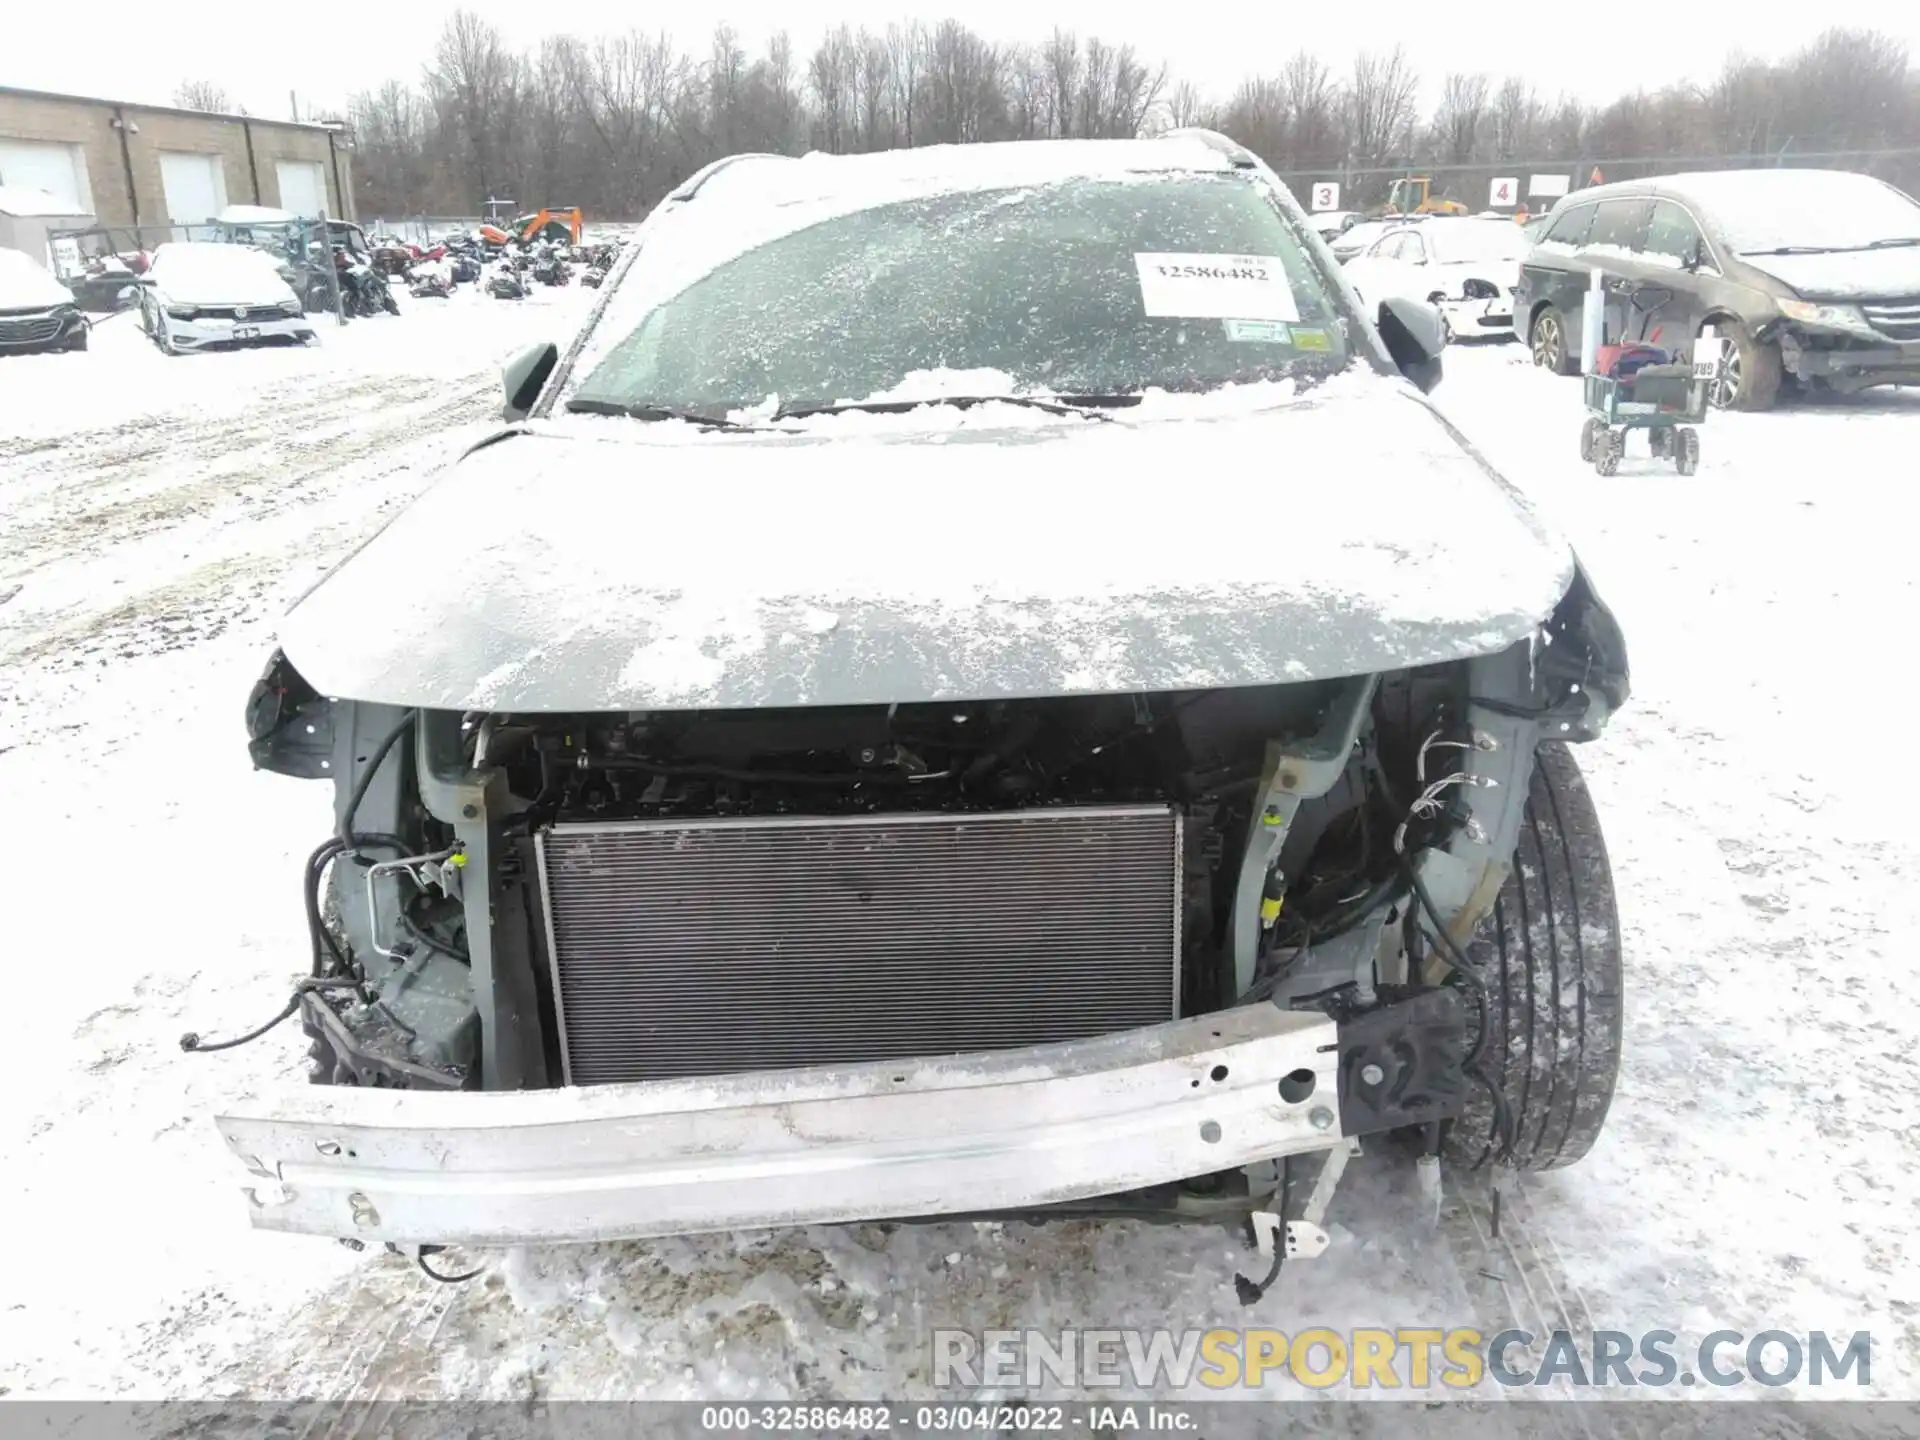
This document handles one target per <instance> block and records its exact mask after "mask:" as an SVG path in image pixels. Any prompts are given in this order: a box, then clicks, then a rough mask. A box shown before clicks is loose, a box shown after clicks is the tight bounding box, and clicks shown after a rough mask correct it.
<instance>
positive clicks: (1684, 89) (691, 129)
mask: <svg viewBox="0 0 1920 1440" xmlns="http://www.w3.org/2000/svg"><path fill="white" fill-rule="evenodd" d="M1417 89H1418V86H1417V77H1416V75H1415V73H1414V68H1413V66H1412V64H1411V63H1410V62H1409V60H1408V59H1407V57H1406V55H1405V53H1404V52H1401V51H1398V50H1396V51H1392V52H1390V53H1384V54H1381V53H1375V54H1370V55H1363V56H1361V57H1359V58H1358V59H1357V60H1356V61H1355V62H1354V65H1353V68H1352V70H1351V72H1350V73H1349V74H1348V76H1347V77H1346V79H1345V82H1344V83H1342V82H1341V81H1340V80H1339V79H1337V78H1336V77H1335V76H1334V74H1333V73H1332V71H1331V70H1329V68H1328V66H1327V63H1326V61H1325V60H1324V59H1322V58H1321V57H1320V56H1318V55H1315V54H1313V53H1311V52H1310V51H1304V50H1303V51H1301V52H1299V53H1297V54H1294V55H1292V56H1289V57H1287V58H1286V59H1285V60H1284V61H1283V62H1281V64H1280V66H1279V68H1278V69H1277V71H1269V72H1267V73H1265V74H1263V75H1257V76H1253V77H1250V78H1248V79H1247V80H1246V81H1244V82H1243V83H1242V84H1240V85H1239V86H1238V87H1237V88H1236V89H1235V90H1234V91H1233V92H1232V93H1231V94H1230V95H1227V96H1225V97H1222V98H1221V99H1219V100H1218V101H1215V100H1213V99H1211V98H1210V97H1208V96H1206V95H1203V94H1202V93H1201V92H1200V91H1199V90H1197V89H1196V88H1195V87H1194V86H1193V85H1191V84H1188V83H1177V82H1176V81H1174V80H1173V79H1172V78H1171V77H1169V76H1168V75H1167V73H1166V70H1165V68H1164V67H1163V66H1160V65H1158V64H1155V63H1153V62H1152V61H1151V60H1149V59H1147V58H1144V57H1142V56H1140V55H1139V54H1137V53H1136V52H1135V51H1134V50H1133V49H1132V48H1130V47H1128V46H1124V45H1115V44H1112V43H1109V42H1107V41H1104V40H1102V39H1101V38H1099V37H1098V36H1082V35H1076V34H1074V33H1072V32H1070V31H1066V30H1056V31H1055V32H1054V33H1053V34H1052V35H1050V36H1048V37H1047V38H1046V39H1045V40H1042V41H1040V42H1039V43H1037V44H1033V45H1006V44H1001V43H998V42H996V41H994V40H993V39H992V38H991V37H989V36H986V35H983V34H981V33H979V32H976V31H975V30H973V29H971V28H969V27H968V26H967V25H966V24H965V23H963V22H961V21H958V20H944V21H931V22H929V21H908V22H903V23H901V24H897V25H891V26H888V27H887V28H886V29H885V30H884V31H879V32H874V31H869V30H859V29H855V30H849V29H848V27H846V26H838V27H836V28H834V29H833V30H831V31H829V32H828V33H827V35H826V36H825V37H824V38H822V40H821V41H820V43H819V45H818V47H817V48H816V49H815V50H814V51H813V53H812V54H811V55H808V56H804V57H800V56H796V55H795V54H794V53H793V51H792V47H791V45H790V44H789V43H788V41H787V39H786V37H785V36H783V35H776V36H774V37H773V38H772V39H771V40H769V41H768V42H767V43H766V44H765V45H764V46H762V47H761V48H760V49H759V50H758V51H757V52H753V51H750V50H749V47H748V46H746V45H745V44H744V43H743V42H742V41H741V39H740V38H739V37H738V35H737V34H736V33H735V32H734V31H733V30H732V29H731V28H729V27H728V26H726V25H724V24H722V25H719V26H717V27H716V29H715V30H714V32H713V35H712V37H711V39H710V42H709V43H708V44H707V45H706V46H705V47H703V49H702V50H701V51H700V53H698V54H688V53H686V52H684V51H683V50H681V49H680V48H679V47H678V46H677V45H675V44H674V43H673V42H672V40H670V39H669V38H668V37H667V36H665V35H645V34H641V33H639V32H637V31H631V30H630V31H627V32H625V33H622V34H611V35H603V36H598V37H593V38H589V39H585V40H579V39H573V38H570V37H565V36H555V37H551V38H549V39H546V40H544V41H542V42H540V43H539V44H537V45H534V46H533V47H531V48H530V49H529V50H526V51H521V50H518V49H515V48H513V47H510V46H508V45H507V44H506V43H505V41H504V40H503V39H502V37H501V35H500V33H499V32H498V31H497V30H496V29H495V28H494V27H492V26H491V25H489V24H487V23H486V22H485V21H483V20H481V19H479V18H478V17H477V16H476V15H474V14H473V13H471V12H466V11H460V12H456V13H455V14H454V15H453V16H452V17H451V18H449V20H448V21H447V23H446V27H445V29H444V31H443V32H442V35H441V38H440V42H439V44H438V45H437V47H436V49H435V52H434V55H433V59H432V62H431V63H430V64H429V65H428V66H427V67H426V70H425V72H424V74H423V76H422V77H421V79H420V80H419V81H418V82H417V83H412V84H409V83H404V82H400V81H394V82H391V83H389V84H387V85H384V86H381V87H380V88H378V89H376V90H373V91H370V92H367V93H364V94H361V95H357V96H355V97H354V99H353V102H352V105H351V107H350V111H349V117H348V118H349V123H350V124H351V125H352V127H353V129H354V132H355V137H354V144H355V155H354V166H353V173H354V177H355V182H356V188H357V191H358V197H357V198H358V200H359V203H360V205H361V207H362V209H363V210H364V211H365V212H367V213H369V214H382V213H384V214H390V215H397V214H406V213H420V212H423V211H424V212H430V213H439V214H473V213H475V212H476V211H477V210H478V208H479V205H480V202H481V201H483V200H484V199H486V198H487V197H488V196H489V195H499V196H512V197H513V198H515V199H516V200H517V201H518V203H520V204H522V205H524V206H527V207H528V208H531V207H533V206H536V205H540V204H547V203H554V202H560V203H572V204H579V205H582V206H584V207H586V208H587V209H588V210H589V211H590V212H593V213H597V214H600V215H613V216H621V217H637V216H639V215H641V214H643V213H645V211H646V210H647V209H648V208H650V207H651V206H652V205H653V204H654V203H655V202H657V201H658V200H659V198H660V197H661V196H662V195H663V194H665V193H666V191H667V190H668V189H669V188H670V187H671V186H672V185H674V184H676V183H678V181H680V180H681V179H683V178H685V176H687V175H688V174H690V173H692V172H693V171H694V170H696V169H698V168H699V167H700V166H702V165H704V164H706V163H708V162H709V161H711V160H713V159H715V158H717V157H719V156H721V155H724V154H727V153H729V152H733V151H738V150H743V149H774V150H782V151H799V150H802V149H806V148H810V147H811V148H817V149H824V150H838V151H855V150H876V149H884V148H889V147H894V146H901V145H914V144H927V143H932V142H935V141H952V142H969V141H976V140H1010V139H1029V138H1042V137H1054V138H1059V137H1081V136H1084V137H1095V136H1124V135H1134V134H1141V133H1150V132H1155V131H1158V130H1161V129H1166V128H1171V127H1174V126H1184V125H1193V124H1208V125H1211V126H1213V127H1215V128H1218V129H1222V130H1225V131H1226V132H1227V133H1228V134H1230V135H1232V136H1234V137H1235V138H1236V139H1238V140H1240V141H1241V142H1242V143H1243V144H1246V145H1248V146H1249V147H1251V148H1252V149H1253V150H1255V151H1256V152H1257V153H1258V154H1260V155H1261V156H1262V157H1264V158H1265V159H1266V160H1267V161H1268V162H1269V163H1270V164H1272V165H1273V166H1274V168H1275V169H1276V170H1279V171H1281V172H1282V173H1283V174H1290V175H1291V176H1293V177H1294V178H1296V179H1298V178H1305V177H1307V176H1314V177H1331V176H1332V175H1334V174H1349V175H1351V176H1352V190H1351V192H1350V193H1352V194H1353V195H1354V197H1355V198H1356V199H1358V198H1360V197H1361V196H1362V195H1364V194H1367V193H1369V192H1371V193H1373V194H1376V195H1377V194H1379V193H1380V192H1381V191H1382V190H1383V189H1384V184H1385V178H1384V176H1385V174H1386V173H1391V170H1390V169H1389V168H1388V167H1396V168H1397V167H1398V166H1401V165H1411V164H1422V165H1425V164H1434V165H1449V166H1470V167H1485V171H1484V173H1485V174H1488V175H1492V174H1499V173H1512V172H1511V171H1508V170H1506V169H1504V167H1506V166H1509V165H1511V166H1515V167H1518V166H1520V165H1521V164H1527V163H1533V162H1540V163H1543V164H1547V165H1565V166H1567V167H1569V168H1571V167H1573V166H1574V165H1580V166H1582V168H1583V169H1584V167H1585V166H1586V165H1588V164H1592V163H1595V162H1599V163H1601V164H1603V165H1604V166H1605V168H1606V171H1607V178H1610V179H1617V178H1621V177H1622V176H1624V175H1627V174H1631V173H1645V170H1644V166H1643V168H1642V170H1640V171H1634V170H1633V169H1632V167H1631V166H1627V167H1624V168H1623V167H1622V166H1621V165H1620V164H1619V163H1618V162H1620V161H1622V160H1627V159H1632V158H1634V157H1650V158H1648V159H1647V161H1646V162H1645V164H1649V165H1650V164H1657V163H1660V161H1659V160H1658V159H1657V158H1654V157H1661V156H1668V157H1677V156H1683V155H1684V156H1690V157H1695V158H1698V157H1712V156H1716V155H1724V156H1738V155H1759V156H1763V157H1780V158H1784V159H1791V157H1792V156H1793V155H1795V154H1796V153H1804V152H1807V151H1814V150H1818V151H1841V152H1871V153H1866V154H1861V155H1860V156H1859V158H1858V159H1857V160H1853V161H1850V162H1848V163H1852V164H1853V165H1854V166H1855V168H1861V169H1872V170H1873V171H1874V172H1875V173H1877V174H1882V175H1884V176H1885V177H1886V178H1887V179H1889V180H1892V181H1893V182H1894V183H1896V184H1900V185H1902V186H1903V188H1906V189H1908V190H1915V189H1920V163H1916V160H1915V157H1914V155H1913V154H1911V153H1906V152H1912V151H1920V76H1916V74H1915V72H1914V70H1913V67H1912V63H1911V58H1910V57H1909V55H1908V53H1907V51H1906V48H1905V47H1904V46H1903V45H1902V44H1901V43H1900V42H1899V41H1897V40H1894V39H1891V38H1889V37H1887V36H1884V35H1880V34H1876V33H1874V32H1871V31H1860V30H1848V29H1836V30H1830V31H1828V32H1827V33H1826V34H1824V35H1821V36H1820V37H1819V38H1818V39H1816V40H1815V41H1814V42H1813V43H1811V44H1810V45H1808V46H1806V47H1805V48H1804V49H1803V50H1801V51H1800V52H1799V53H1798V54H1795V55H1793V56H1791V57H1789V58H1788V59H1786V60H1784V61H1781V62H1778V63H1767V62H1763V61H1758V60H1753V59H1748V58H1743V57H1739V56H1736V57H1734V58H1732V59H1730V60H1729V61H1728V62H1727V63H1726V65H1725V66H1724V67H1723V68H1722V70H1721V72H1720V74H1719V75H1718V76H1717V77H1715V78H1714V79H1712V80H1711V81H1710V82H1708V83H1706V84H1703V85H1701V86H1699V87H1689V86H1671V87H1668V88H1666V89H1662V90H1658V91H1654V92H1651V93H1634V94H1630V95H1624V96H1621V97H1619V98H1618V99H1616V100H1615V101H1614V102H1613V103H1611V104H1606V105H1601V106H1598V107H1589V106H1587V105H1584V104H1582V103H1581V102H1579V101H1577V100H1574V99H1570V98H1566V97H1553V98H1551V99H1543V98H1542V97H1541V96H1540V95H1538V94H1536V93H1535V91H1534V90H1533V89H1532V88H1531V87H1530V86H1529V85H1528V83H1527V82H1526V80H1525V79H1523V78H1520V77H1517V76H1516V77H1509V78H1505V79H1496V78H1492V77H1486V76H1481V75H1477V74H1453V75H1448V76H1447V77H1446V78H1445V80H1444V81H1443V83H1442V85H1441V93H1440V96H1439V103H1438V105H1437V107H1436V109H1435V111H1434V113H1433V117H1432V119H1431V121H1430V122H1429V123H1427V124H1425V125H1421V124H1420V123H1419V119H1418V116H1417V115H1416V113H1415V105H1416V98H1415V97H1416V93H1417ZM175 98H176V99H177V100H178V101H179V102H180V103H181V104H182V105H192V106H206V107H212V108H221V109H225V108H227V107H228V99H227V96H226V95H225V94H223V93H221V91H220V90H219V88H218V87H217V86H214V85H213V84H211V83H209V82H204V81H202V82H195V83H193V84H191V85H185V86H182V87H181V89H180V91H179V92H178V94H177V95H176V97H175ZM1887 152H1892V153H1887ZM1816 163H1826V162H1816ZM1494 167H1503V168H1500V169H1496V168H1494ZM1370 169H1374V170H1379V171H1382V172H1383V173H1381V174H1376V175H1374V176H1371V177H1369V176H1367V175H1365V174H1364V173H1356V172H1365V171H1367V170H1370ZM1455 173H1456V174H1458V173H1461V172H1455ZM1580 178H1581V179H1583V180H1584V178H1585V177H1584V175H1582V176H1581V177H1580ZM1474 183H1475V184H1478V183H1479V182H1478V181H1477V180H1476V181H1475V182H1474Z"/></svg>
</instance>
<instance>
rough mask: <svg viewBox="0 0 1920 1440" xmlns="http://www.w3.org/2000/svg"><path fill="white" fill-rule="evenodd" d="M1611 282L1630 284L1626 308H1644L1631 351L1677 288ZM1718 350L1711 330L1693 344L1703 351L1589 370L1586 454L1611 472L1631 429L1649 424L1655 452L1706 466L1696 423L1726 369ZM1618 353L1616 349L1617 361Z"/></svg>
mask: <svg viewBox="0 0 1920 1440" xmlns="http://www.w3.org/2000/svg"><path fill="white" fill-rule="evenodd" d="M1608 288H1610V289H1613V290H1616V291H1624V292H1625V293H1626V295H1627V310H1628V311H1629V312H1634V311H1637V312H1639V316H1640V323H1639V327H1638V328H1639V330H1640V332H1641V338H1640V339H1639V340H1638V341H1634V342H1629V343H1628V345H1627V346H1626V348H1627V349H1628V350H1629V351H1631V350H1632V349H1633V348H1634V347H1635V346H1642V345H1647V346H1651V342H1649V341H1648V339H1647V338H1646V331H1647V326H1648V324H1649V323H1650V321H1651V320H1652V318H1653V313H1654V312H1655V311H1657V310H1658V309H1659V308H1660V307H1661V306H1662V305H1664V304H1665V303H1666V301H1667V300H1669V299H1670V298H1671V297H1672V293H1673V292H1672V291H1670V290H1666V289H1663V288H1662V287H1660V286H1657V285H1647V284H1629V283H1626V282H1616V283H1614V284H1613V285H1610V286H1609V287H1608ZM1624 319H1625V317H1624V316H1623V320H1624ZM1622 328H1623V329H1624V328H1625V325H1624V324H1623V325H1622ZM1603 329H1604V322H1603ZM1719 351H1720V347H1719V345H1718V344H1717V343H1716V341H1715V340H1714V338H1713V336H1712V335H1711V334H1707V335H1705V336H1703V337H1702V343H1700V344H1699V345H1698V346H1696V347H1695V350H1694V354H1695V356H1696V357H1704V358H1696V359H1694V360H1691V361H1688V360H1676V361H1673V362H1670V363H1657V364H1643V365H1641V366H1639V367H1638V368H1637V369H1635V370H1633V371H1631V372H1630V373H1628V374H1624V375H1617V376H1616V375H1611V374H1587V375H1583V376H1582V377H1581V384H1582V386H1583V387H1584V398H1585V400H1586V405H1587V418H1586V421H1585V422H1584V423H1583V424H1582V425H1581V427H1580V458H1581V459H1582V460H1585V461H1586V462H1587V463H1588V464H1590V465H1592V466H1593V468H1594V469H1595V470H1597V471H1598V472H1599V473H1600V474H1602V475H1612V474H1613V473H1615V472H1616V471H1617V470H1618V469H1619V468H1620V461H1621V459H1622V457H1624V456H1625V455H1626V453H1627V432H1628V431H1629V430H1645V431H1646V432H1647V448H1648V451H1649V452H1650V453H1651V454H1652V455H1653V457H1654V459H1656V460H1671V461H1673V466H1674V469H1676V470H1678V471H1679V472H1680V473H1681V474H1682V475H1691V474H1693V472H1694V471H1695V470H1697V469H1699V468H1700V432H1699V431H1698V430H1696V429H1695V428H1694V427H1695V426H1697V425H1701V424H1703V423H1705V421H1706V418H1707V396H1708V393H1709V391H1710V390H1711V389H1712V386H1713V383H1714V381H1715V380H1717V379H1718V378H1719V373H1720V358H1719ZM1660 353H1662V354H1666V353H1668V352H1666V351H1661V352H1660ZM1619 358H1620V357H1618V356H1616V363H1617V361H1618V359H1619Z"/></svg>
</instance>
